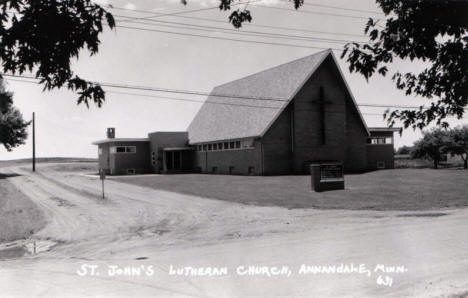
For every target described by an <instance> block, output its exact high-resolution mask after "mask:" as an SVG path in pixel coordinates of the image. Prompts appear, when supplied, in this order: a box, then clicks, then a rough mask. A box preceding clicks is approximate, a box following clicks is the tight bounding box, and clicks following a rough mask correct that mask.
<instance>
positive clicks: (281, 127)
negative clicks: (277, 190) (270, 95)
mask: <svg viewBox="0 0 468 298" xmlns="http://www.w3.org/2000/svg"><path fill="white" fill-rule="evenodd" d="M293 109H294V105H293V104H289V106H288V107H287V108H286V109H284V111H283V112H282V113H281V114H280V116H279V117H278V119H276V121H275V122H274V123H273V124H272V125H271V127H270V128H269V129H268V131H267V132H266V133H265V135H264V136H263V138H262V145H263V148H262V149H263V160H264V175H284V174H290V173H291V171H292V150H291V149H292V147H291V141H292V140H291V118H292V117H291V113H292V111H293Z"/></svg>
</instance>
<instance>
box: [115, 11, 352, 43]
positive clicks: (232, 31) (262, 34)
mask: <svg viewBox="0 0 468 298" xmlns="http://www.w3.org/2000/svg"><path fill="white" fill-rule="evenodd" d="M116 16H118V17H120V16H119V15H116ZM149 21H151V23H148V22H138V21H131V22H132V23H136V24H143V25H154V26H163V27H170V28H178V29H189V30H200V31H209V32H219V31H217V30H223V31H227V32H226V33H229V34H239V35H247V36H260V37H267V38H282V39H292V40H304V41H315V42H326V43H340V44H342V43H350V42H357V41H353V40H344V39H332V38H318V37H311V36H301V35H291V34H280V33H270V32H264V31H263V32H262V31H249V30H242V31H240V30H236V29H230V28H221V27H216V26H204V25H196V24H189V23H180V22H170V21H159V20H149ZM117 23H118V22H117ZM165 24H175V25H182V26H189V28H187V27H185V28H184V27H180V26H179V27H177V26H171V25H165ZM190 27H195V28H190ZM199 28H200V29H199ZM207 29H209V30H207ZM358 43H359V42H358Z"/></svg>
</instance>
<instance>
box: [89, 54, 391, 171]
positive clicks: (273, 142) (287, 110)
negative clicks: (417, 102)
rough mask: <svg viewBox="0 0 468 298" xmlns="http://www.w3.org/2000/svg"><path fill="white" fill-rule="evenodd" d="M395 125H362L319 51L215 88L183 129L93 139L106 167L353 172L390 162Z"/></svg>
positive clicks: (329, 59)
mask: <svg viewBox="0 0 468 298" xmlns="http://www.w3.org/2000/svg"><path fill="white" fill-rule="evenodd" d="M397 130H398V129H394V128H368V127H367V125H366V123H365V122H364V119H363V118H362V115H361V113H360V111H359V108H358V106H357V105H356V102H355V100H354V98H353V96H352V94H351V92H350V90H349V87H348V85H347V84H346V81H345V80H344V77H343V75H342V73H341V70H340V69H339V66H338V64H337V61H336V59H335V57H334V55H333V53H332V51H331V50H326V51H322V52H319V53H317V54H314V55H310V56H307V57H304V58H301V59H298V60H294V61H292V62H289V63H286V64H282V65H279V66H276V67H273V68H270V69H267V70H265V71H262V72H259V73H256V74H253V75H251V76H248V77H245V78H242V79H239V80H236V81H233V82H230V83H227V84H224V85H221V86H218V87H215V88H214V90H213V91H212V92H211V94H210V95H209V97H208V99H207V100H206V102H205V103H204V104H203V106H202V107H201V109H200V111H199V112H198V114H197V115H196V116H195V118H194V120H193V121H192V123H191V124H190V126H189V128H188V131H187V132H155V133H150V134H149V137H148V138H145V139H118V138H114V136H113V132H111V135H110V136H108V139H106V140H102V141H98V142H95V143H94V144H96V145H98V146H99V164H100V168H101V169H104V170H106V171H107V172H108V173H110V174H127V173H146V172H163V173H171V172H202V173H219V174H252V175H283V174H302V173H308V171H309V165H310V164H311V163H315V162H321V161H341V162H343V164H344V168H345V171H347V172H360V171H365V170H372V169H377V168H393V166H394V163H393V132H394V131H397Z"/></svg>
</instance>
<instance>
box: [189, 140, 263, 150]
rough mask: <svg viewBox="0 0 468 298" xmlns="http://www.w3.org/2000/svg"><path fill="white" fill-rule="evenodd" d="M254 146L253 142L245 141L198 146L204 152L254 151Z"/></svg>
mask: <svg viewBox="0 0 468 298" xmlns="http://www.w3.org/2000/svg"><path fill="white" fill-rule="evenodd" d="M252 148H254V144H253V141H252V140H244V141H230V142H216V143H207V144H201V145H197V150H198V151H201V152H204V151H225V150H240V149H252Z"/></svg>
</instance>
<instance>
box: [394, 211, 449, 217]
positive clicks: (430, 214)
mask: <svg viewBox="0 0 468 298" xmlns="http://www.w3.org/2000/svg"><path fill="white" fill-rule="evenodd" d="M444 215H448V213H443V212H433V213H409V214H398V215H397V217H440V216H444Z"/></svg>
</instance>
